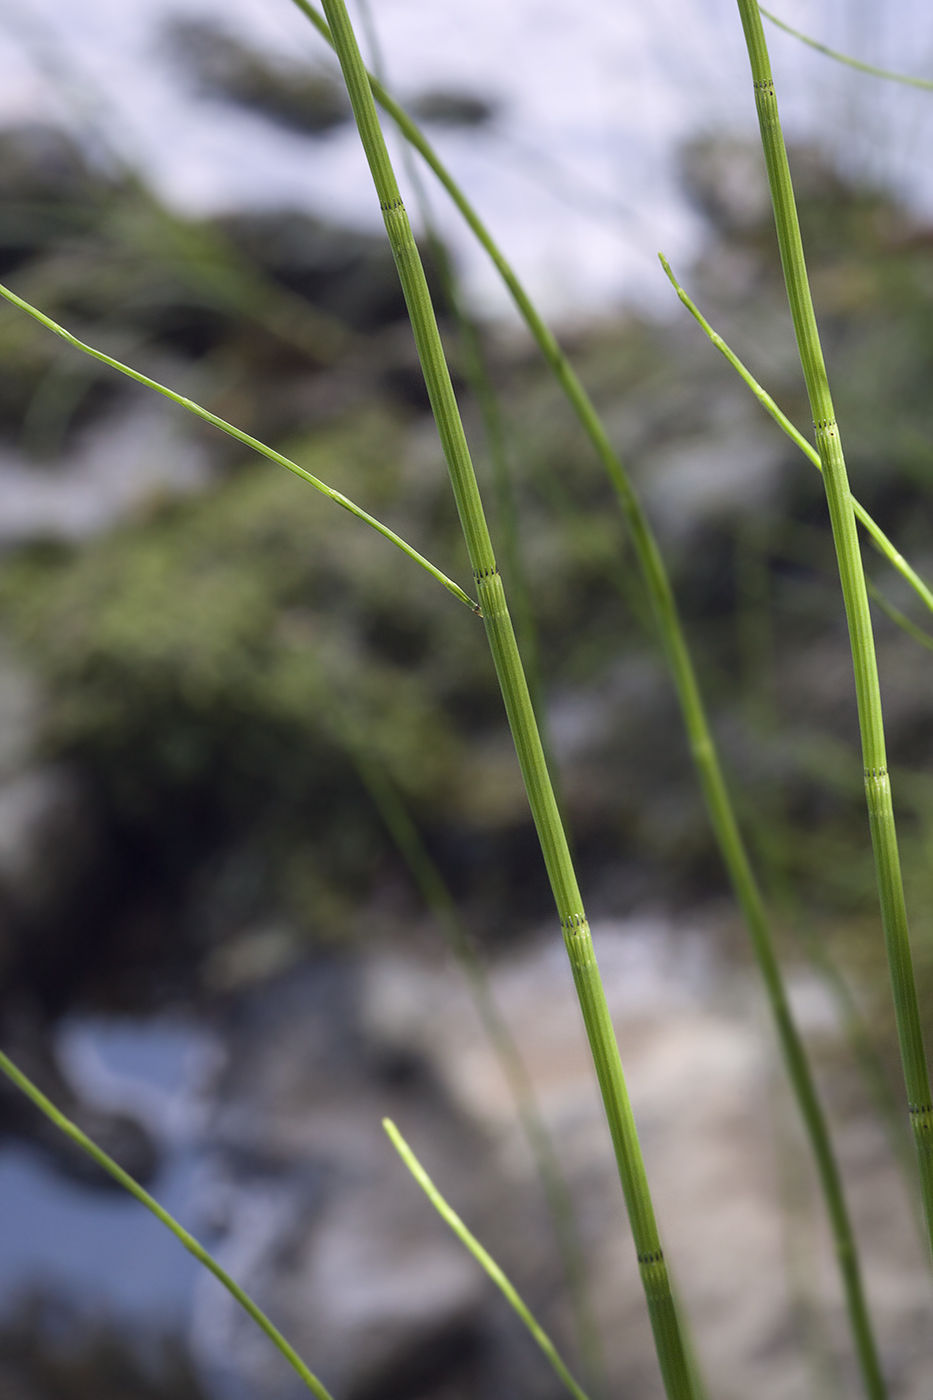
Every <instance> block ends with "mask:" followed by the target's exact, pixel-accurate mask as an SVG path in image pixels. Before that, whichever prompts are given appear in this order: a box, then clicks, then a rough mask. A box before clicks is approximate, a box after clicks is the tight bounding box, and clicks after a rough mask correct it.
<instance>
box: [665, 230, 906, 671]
mask: <svg viewBox="0 0 933 1400" xmlns="http://www.w3.org/2000/svg"><path fill="white" fill-rule="evenodd" d="M658 257H659V258H660V260H661V265H662V267H663V268H664V271H665V272H666V273H667V275H668V277H669V278H670V281H671V283H672V285H673V287H674V290H675V291H676V292H677V295H678V296H679V297H680V300H681V301H682V302H683V304H684V306H685V307H686V308H687V310H688V311H689V312H690V315H691V316H692V317H693V318H694V320H696V321H697V322H698V324H699V325H701V326H702V327H703V329H704V331H705V332H706V334H707V335H708V336H709V338H710V340H711V341H712V343H713V344H714V345H715V346H716V349H717V350H719V351H720V352H721V353H722V354H723V355H724V356H725V358H726V359H727V360H728V361H729V364H730V365H731V366H732V368H733V369H734V370H735V371H736V373H737V374H738V375H739V376H740V378H742V379H744V381H745V383H746V384H747V385H748V387H749V388H750V389H751V391H752V393H753V394H754V395H755V398H756V399H757V400H758V402H759V403H760V404H761V406H762V408H764V409H765V410H766V411H767V412H768V413H770V414H771V417H772V418H773V419H774V421H775V423H777V425H778V427H780V428H782V429H783V431H784V432H785V433H786V434H787V436H788V437H789V438H790V439H791V441H792V442H794V443H796V445H797V446H798V447H799V448H800V450H801V452H802V453H803V454H804V456H805V457H808V458H809V459H810V461H811V462H812V463H813V465H814V466H815V467H816V469H817V471H820V472H822V470H823V463H822V460H821V459H820V454H819V453H818V452H817V450H816V448H815V447H814V446H813V444H812V443H810V442H807V439H806V438H805V437H804V435H803V433H801V432H799V431H798V429H797V428H795V427H794V425H793V423H792V422H791V421H790V419H789V418H788V417H787V415H786V414H785V413H783V412H782V410H781V409H780V408H778V406H777V404H776V403H775V402H774V399H773V398H772V397H771V395H770V394H769V393H768V392H767V390H766V389H763V388H762V387H761V385H760V384H759V383H758V380H757V379H756V378H755V377H754V375H753V374H752V373H751V371H750V370H748V369H746V367H745V365H744V364H743V363H742V361H741V360H740V359H739V357H738V355H736V354H735V353H734V351H732V350H730V348H729V346H728V345H727V344H726V342H725V341H724V340H723V338H722V336H721V335H719V334H718V333H717V332H716V331H714V330H713V327H712V326H711V325H710V323H709V321H707V319H706V317H705V316H704V315H703V314H702V312H701V311H700V310H699V309H698V308H697V306H696V305H695V303H694V302H693V301H692V300H691V299H690V297H689V296H688V295H687V293H686V292H685V291H684V289H683V287H682V286H681V285H680V283H679V282H678V281H677V278H676V277H675V276H674V273H673V272H672V271H671V266H670V263H669V262H668V261H667V258H666V257H665V256H664V254H663V253H659V254H658ZM851 499H852V509H853V510H854V511H855V514H856V517H857V518H858V520H860V521H861V523H862V525H864V527H865V529H866V530H867V531H868V533H869V535H871V537H872V540H873V541H874V542H875V544H876V545H877V547H878V549H879V550H880V552H881V553H882V554H883V555H884V557H885V558H886V559H887V560H888V562H889V563H890V564H893V566H894V568H895V569H896V570H897V572H898V573H899V574H900V575H901V577H902V578H904V579H906V580H907V582H908V583H909V584H910V586H911V588H912V589H913V590H914V592H915V593H916V595H917V597H918V598H919V599H920V600H921V602H922V603H924V604H925V606H926V607H928V608H929V609H930V611H931V612H933V593H931V591H930V589H929V588H928V587H927V585H926V584H925V583H924V581H923V579H922V578H921V577H920V575H919V574H918V573H917V571H916V569H914V568H912V567H911V565H910V564H909V563H908V562H907V560H906V559H905V558H904V556H903V554H901V552H900V551H899V550H898V549H896V548H895V547H894V545H893V544H892V543H891V541H890V540H889V539H888V537H887V535H886V534H885V533H884V531H883V530H882V528H881V526H880V525H877V524H876V523H875V521H874V520H873V519H872V517H871V516H870V515H869V514H868V511H867V510H866V509H865V507H864V506H863V505H861V504H860V503H859V502H858V501H857V500H856V499H855V497H854V496H853V497H852V498H851ZM879 602H880V599H879ZM881 606H885V604H883V603H882V604H881ZM904 621H905V622H906V621H907V619H904ZM898 625H899V626H901V625H903V624H901V623H898ZM911 626H912V625H911ZM911 626H908V627H906V628H905V630H906V631H911ZM919 630H920V629H919V628H917V629H916V631H919ZM921 636H923V637H925V636H926V634H925V633H921ZM918 640H919V638H918ZM923 645H924V646H926V645H927V642H926V641H924V642H923Z"/></svg>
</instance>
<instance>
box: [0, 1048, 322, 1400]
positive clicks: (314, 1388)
mask: <svg viewBox="0 0 933 1400" xmlns="http://www.w3.org/2000/svg"><path fill="white" fill-rule="evenodd" d="M0 1070H2V1072H3V1073H4V1074H5V1075H6V1076H7V1078H8V1079H11V1080H12V1081H13V1083H14V1084H15V1085H16V1087H17V1088H18V1089H21V1090H22V1091H23V1093H24V1094H25V1095H26V1097H27V1098H29V1099H32V1101H33V1103H34V1104H35V1105H36V1107H37V1108H38V1109H40V1110H41V1112H42V1113H44V1114H45V1116H46V1118H49V1119H51V1121H52V1122H53V1123H54V1124H55V1126H56V1127H57V1128H60V1129H61V1131H62V1132H63V1133H64V1134H65V1136H66V1137H69V1138H70V1139H71V1141H72V1142H73V1143H75V1144H76V1145H77V1146H78V1147H80V1148H81V1150H82V1152H86V1153H87V1155H88V1156H89V1157H91V1158H93V1160H94V1161H95V1162H96V1163H97V1165H98V1166H99V1167H102V1168H103V1170H104V1171H105V1172H107V1173H108V1174H109V1175H110V1176H112V1177H113V1179H114V1181H117V1182H119V1184H120V1185H121V1186H122V1187H123V1188H124V1190H126V1191H128V1192H129V1193H130V1195H131V1196H135V1197H136V1199H137V1201H139V1203H140V1204H141V1205H144V1206H145V1207H146V1209H147V1210H148V1211H151V1213H152V1214H153V1215H154V1216H155V1217H156V1219H157V1220H161V1222H162V1224H163V1225H164V1226H165V1227H166V1229H168V1230H171V1232H172V1234H173V1235H174V1236H175V1238H176V1239H177V1240H178V1241H180V1243H181V1244H183V1245H184V1247H185V1249H187V1251H188V1253H189V1254H193V1255H194V1257H195V1259H197V1261H198V1263H200V1264H203V1265H204V1267H205V1269H209V1270H210V1272H211V1273H212V1274H213V1275H214V1277H215V1278H216V1279H217V1280H218V1281H219V1282H220V1283H222V1284H223V1286H224V1288H226V1290H227V1292H228V1293H229V1294H231V1295H232V1297H233V1298H235V1299H236V1301H237V1302H238V1303H239V1305H240V1307H241V1308H243V1309H244V1310H245V1311H246V1312H248V1313H249V1315H250V1317H251V1318H252V1319H253V1321H254V1322H255V1323H257V1325H258V1326H259V1327H261V1328H262V1330H263V1332H265V1334H266V1336H267V1337H268V1338H269V1340H270V1341H271V1342H272V1344H273V1346H274V1347H275V1348H276V1350H277V1351H280V1352H281V1354H282V1355H283V1356H284V1357H285V1360H286V1361H287V1362H288V1364H289V1365H290V1366H291V1367H292V1369H293V1370H294V1371H297V1373H298V1375H299V1376H300V1377H301V1379H302V1380H303V1381H304V1383H305V1385H306V1386H307V1387H308V1389H309V1390H310V1391H311V1392H312V1393H313V1394H314V1395H316V1396H317V1397H318V1400H332V1396H331V1394H330V1391H329V1390H328V1389H327V1387H326V1386H325V1385H323V1384H322V1382H321V1381H319V1380H318V1378H317V1376H316V1375H315V1374H314V1372H313V1371H311V1370H309V1368H308V1367H307V1366H306V1365H305V1363H304V1362H303V1361H302V1359H301V1357H300V1356H299V1355H298V1353H297V1351H296V1350H295V1348H294V1347H293V1346H292V1345H291V1344H290V1343H289V1342H287V1341H286V1340H285V1338H284V1337H283V1336H282V1334H281V1332H280V1331H279V1329H278V1328H277V1327H276V1326H274V1324H273V1323H272V1322H270V1320H269V1318H268V1317H266V1315H265V1313H264V1312H263V1311H262V1309H261V1308H260V1307H258V1306H257V1305H256V1304H255V1303H254V1302H253V1300H252V1298H251V1297H250V1296H249V1294H248V1293H246V1292H245V1291H244V1290H243V1289H242V1288H241V1287H240V1285H239V1284H238V1283H237V1282H236V1281H235V1280H234V1279H232V1278H231V1277H230V1275H229V1274H228V1273H227V1271H226V1269H224V1268H222V1267H221V1265H220V1264H218V1262H217V1260H216V1259H215V1258H214V1256H213V1255H212V1254H208V1252H207V1250H206V1249H205V1248H204V1246H203V1245H202V1244H200V1243H199V1242H198V1241H197V1240H196V1239H195V1238H194V1235H191V1234H189V1233H188V1231H187V1230H186V1229H185V1228H184V1226H183V1225H179V1223H178V1221H177V1220H176V1219H175V1217H174V1216H172V1215H169V1213H168V1211H167V1210H166V1209H165V1207H164V1206H160V1205H159V1202H158V1201H157V1200H156V1199H155V1198H154V1197H153V1196H150V1195H149V1192H148V1191H146V1190H144V1188H143V1187H142V1186H140V1184H139V1182H138V1181H134V1180H133V1178H132V1177H131V1176H130V1174H129V1172H125V1171H124V1170H123V1168H122V1167H121V1166H119V1165H118V1164H117V1163H116V1162H115V1161H114V1160H113V1158H112V1157H108V1156H107V1153H106V1152H105V1151H104V1150H103V1148H102V1147H98V1146H97V1143H96V1142H92V1140H91V1139H90V1138H89V1137H88V1136H87V1134H86V1133H83V1132H82V1131H81V1129H80V1128H79V1127H78V1126H77V1124H76V1123H72V1121H71V1119H70V1118H66V1117H65V1115H64V1113H62V1112H60V1110H59V1109H57V1108H56V1107H55V1105H54V1104H53V1103H52V1102H51V1100H50V1099H47V1098H46V1097H45V1095H44V1094H43V1093H42V1091H41V1089H38V1088H37V1087H36V1085H35V1084H33V1082H32V1080H31V1079H28V1078H27V1077H26V1075H25V1074H23V1072H22V1070H21V1069H18V1068H17V1067H16V1065H15V1064H14V1063H13V1061H12V1060H11V1059H9V1058H8V1057H7V1056H6V1055H4V1054H3V1053H2V1051H0Z"/></svg>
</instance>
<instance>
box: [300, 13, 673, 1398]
mask: <svg viewBox="0 0 933 1400" xmlns="http://www.w3.org/2000/svg"><path fill="white" fill-rule="evenodd" d="M324 9H325V13H326V15H327V20H328V23H329V25H330V30H331V34H332V35H333V39H334V47H335V49H336V51H337V56H338V58H339V60H340V66H341V68H342V69H343V74H344V78H345V81H346V83H347V89H348V92H349V95H350V101H351V103H352V106H353V111H354V116H355V117H356V122H357V126H358V128H359V131H360V137H361V139H362V142H363V147H364V149H365V152H366V157H367V160H368V162H369V166H370V170H371V172H372V176H373V181H374V183H375V186H376V192H377V194H378V197H379V203H380V205H381V208H382V212H383V217H384V219H385V224H386V231H387V233H388V236H389V241H390V243H391V245H392V251H393V254H394V257H395V262H396V266H397V267H398V270H399V276H400V278H401V281H402V287H403V289H404V293H405V300H406V302H407V305H408V310H409V314H410V316H411V320H412V327H413V329H414V333H415V342H416V344H417V347H418V355H419V358H420V360H421V365H422V369H423V371H424V377H425V383H426V385H427V390H428V395H429V397H430V400H431V407H432V409H433V412H434V417H435V420H436V422H437V426H438V431H439V433H440V437H441V442H442V445H443V448H444V455H445V457H446V459H447V466H448V470H449V472H450V478H451V484H452V486H453V491H454V496H455V499H456V503H457V510H458V512H459V515H460V522H461V525H462V528H463V533H464V538H465V540H466V544H467V549H468V551H469V554H470V561H471V563H472V566H473V572H474V576H475V578H476V586H477V590H478V596H479V602H480V607H481V608H482V612H483V618H484V622H485V626H486V633H487V637H488V639H489V645H490V650H491V651H492V656H493V661H494V664H495V668H496V673H497V675H498V678H499V684H500V687H501V689H502V695H503V699H504V702H505V708H506V713H507V715H508V720H509V726H510V728H511V731H512V736H513V739H514V742H515V748H516V752H517V754H518V760H519V764H520V766H521V770H522V776H523V779H524V782H525V787H526V790H527V792H528V798H529V802H530V804H531V810H532V815H533V817H534V822H535V827H536V829H537V832H538V838H539V840H540V843H541V849H542V852H543V855H544V861H545V865H546V867H547V873H548V878H549V880H550V882H551V888H552V890H553V893H554V899H555V902H556V904H557V909H558V913H559V915H560V921H561V927H562V929H563V933H564V942H565V946H566V948H567V953H568V956H569V958H570V963H571V967H572V970H573V978H574V983H575V985H576V989H577V995H578V997H579V1000H580V1007H581V1010H582V1013H583V1020H584V1024H585V1026H586V1031H587V1035H588V1037H589V1042H590V1047H591V1050H592V1053H593V1058H594V1061H595V1064H596V1072H597V1076H598V1079H599V1085H600V1090H601V1092H602V1097H603V1103H604V1105H605V1109H606V1116H607V1118H608V1121H609V1129H610V1133H611V1136H612V1141H613V1146H614V1148H615V1155H616V1161H617V1164H618V1169H619V1176H620V1179H621V1182H622V1188H623V1191H624V1194H625V1201H626V1206H627V1209H628V1214H629V1219H630V1221H631V1225H632V1233H633V1236H634V1240H635V1248H636V1251H637V1254H638V1262H639V1268H640V1271H641V1277H642V1284H643V1286H644V1290H645V1296H646V1299H647V1303H648V1310H649V1314H650V1317H651V1324H652V1328H653V1331H654V1336H655V1345H656V1348H657V1353H658V1360H659V1364H660V1367H661V1373H662V1376H663V1379H664V1386H665V1390H666V1392H667V1395H668V1397H669V1400H692V1397H693V1386H692V1384H691V1379H690V1373H689V1369H688V1366H687V1360H686V1355H685V1349H684V1344H683V1340H682V1337H681V1333H680V1327H679V1323H678V1319H677V1314H676V1311H675V1308H674V1300H673V1296H672V1293H671V1287H670V1281H669V1278H668V1272H667V1265H666V1263H665V1261H664V1256H663V1253H662V1251H661V1241H660V1236H659V1234H658V1228H657V1223H656V1221H655V1215H654V1207H653V1204H652V1201H651V1196H650V1193H649V1190H648V1182H647V1177H646V1174H645V1167H644V1161H643V1159H642V1155H641V1147H640V1144H639V1142H638V1136H637V1133H636V1129H635V1122H634V1118H633V1115H632V1109H631V1104H630V1102H629V1097H628V1091H627V1089H626V1085H625V1079H624V1077H623V1074H622V1065H621V1061H620V1059H619V1050H618V1046H617V1044H616V1039H615V1034H614V1032H613V1029H612V1022H611V1020H610V1016H609V1009H608V1006H607V1004H606V997H605V992H604V989H603V985H602V981H601V979H600V976H599V970H598V968H597V965H596V958H595V953H594V950H593V941H592V938H591V936H590V930H589V925H588V923H587V919H586V914H585V912H584V908H583V903H582V900H581V897H580V891H579V888H578V886H577V880H576V875H575V873H574V869H573V864H572V861H571V858H570V852H569V849H568V846H567V840H566V836H565V834H564V829H563V824H562V822H561V818H560V813H559V811H558V807H557V802H556V800H555V797H554V792H553V789H552V787H551V783H550V778H549V775H548V770H547V765H546V763H545V759H544V752H543V749H542V747H541V740H540V737H539V734H538V728H537V725H536V723H535V716H534V710H533V708H532V704H531V699H530V696H529V693H528V685H527V683H526V681H525V676H524V672H523V670H522V665H521V659H520V657H519V653H518V646H517V644H516V641H515V633H514V630H513V628H512V622H511V619H510V617H509V612H508V608H507V606H506V599H505V592H504V589H503V587H502V580H501V578H500V577H499V571H498V569H497V567H496V560H495V555H494V552H493V548H492V541H491V540H490V537H489V530H488V528H487V525H486V519H485V516H484V513H483V506H482V502H481V500H480V495H479V489H478V487H477V483H476V476H475V474H474V471H473V464H472V461H471V459H470V453H469V448H468V447H467V442H466V437H465V435H464V432H463V425H462V423H461V421H460V414H459V411H458V408H457V402H456V399H455V397H454V392H453V387H452V385H451V382H450V375H449V373H448V370H447V365H446V361H445V359H444V352H443V348H442V346H441V340H440V335H439V333H438V329H437V322H436V320H435V318H434V312H433V308H432V306H431V300H430V296H429V294H428V288H427V283H426V281H425V276H424V270H423V268H422V266H421V260H420V258H419V256H418V250H417V248H416V246H415V241H414V238H413V236H412V232H411V226H410V224H409V222H408V216H407V214H406V212H405V208H404V205H403V203H402V198H401V195H400V193H399V189H398V185H397V183H396V180H395V175H394V172H393V170H392V165H391V162H390V160H389V155H388V152H387V150H386V146H385V141H384V139H383V135H382V131H381V129H380V127H379V120H378V117H377V116H376V108H375V103H374V101H373V97H372V92H371V90H370V84H369V77H368V74H367V72H366V69H365V67H364V66H363V61H362V58H361V56H360V52H359V49H358V47H357V44H356V38H355V36H354V33H353V29H352V26H351V24H350V20H349V16H348V15H347V11H346V6H345V4H344V0H324Z"/></svg>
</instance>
